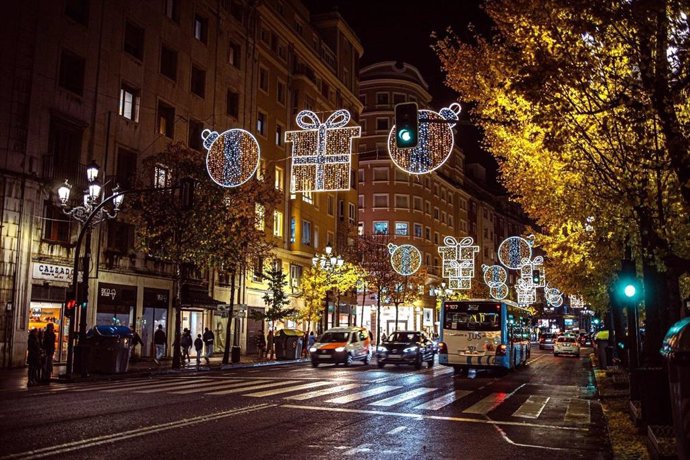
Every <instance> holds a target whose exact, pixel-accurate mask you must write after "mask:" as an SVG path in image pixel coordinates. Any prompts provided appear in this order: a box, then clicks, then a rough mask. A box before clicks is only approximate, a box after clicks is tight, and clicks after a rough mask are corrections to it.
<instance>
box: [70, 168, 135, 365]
mask: <svg viewBox="0 0 690 460" xmlns="http://www.w3.org/2000/svg"><path fill="white" fill-rule="evenodd" d="M99 172H100V168H99V167H98V164H96V162H95V161H91V163H90V164H89V166H87V168H86V178H87V180H88V183H89V185H88V188H87V190H85V191H84V195H83V204H81V205H79V206H70V205H69V198H70V193H71V190H72V186H71V185H70V184H69V182H68V181H67V180H65V183H64V184H62V185H61V186H60V187H59V188H58V191H57V192H58V198H59V200H60V206H61V207H62V211H63V212H64V213H65V214H67V215H68V216H70V217H72V218H74V219H75V220H77V221H79V222H80V223H81V224H82V228H81V230H80V232H79V236H78V238H77V243H76V245H75V248H74V269H73V271H72V289H71V291H68V292H67V299H66V300H67V301H66V302H65V305H66V306H67V303H68V301H69V300H70V296H74V300H77V302H76V304H78V305H79V306H80V307H79V345H83V341H84V339H85V338H86V307H87V302H88V297H89V296H88V294H89V261H90V260H91V229H92V228H93V227H94V226H96V225H98V224H100V223H101V222H103V221H104V220H107V219H114V218H115V217H117V214H118V212H119V211H120V207H121V206H122V202H123V201H124V198H125V196H124V193H123V192H121V191H120V190H119V186H115V187H114V188H113V189H112V193H111V195H110V196H109V197H107V198H106V197H105V196H103V195H102V193H101V192H102V191H103V188H102V186H101V184H100V182H99V180H98V173H99ZM107 203H112V209H111V210H110V211H108V210H106V209H105V205H106V204H107ZM84 236H86V242H85V246H86V248H85V253H84V258H83V261H82V273H83V275H82V280H81V289H79V283H78V278H79V277H78V273H79V252H80V250H81V242H82V239H83V238H84ZM76 310H77V308H76V307H75V308H74V311H72V314H71V316H70V325H69V338H68V340H67V369H66V374H67V376H68V377H71V375H72V368H73V363H74V336H75V334H76V314H77V311H76ZM65 313H67V311H65ZM80 358H81V363H80V365H81V368H82V373H85V372H86V366H85V362H84V358H85V357H84V356H81V355H80Z"/></svg>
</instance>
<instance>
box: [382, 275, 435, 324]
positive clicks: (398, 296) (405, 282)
mask: <svg viewBox="0 0 690 460" xmlns="http://www.w3.org/2000/svg"><path fill="white" fill-rule="evenodd" d="M426 279H427V271H426V268H420V269H419V270H417V271H416V272H415V273H413V274H412V275H409V276H405V275H401V274H399V273H397V272H396V273H395V275H394V276H393V277H392V279H391V282H392V283H393V286H392V289H391V290H390V291H389V292H388V297H389V299H390V303H392V304H393V305H394V306H395V328H396V329H397V328H398V313H399V311H398V309H399V307H400V305H404V304H409V305H412V304H414V302H416V301H417V299H419V298H420V297H421V296H422V295H423V293H424V286H425V284H426ZM420 286H421V292H420Z"/></svg>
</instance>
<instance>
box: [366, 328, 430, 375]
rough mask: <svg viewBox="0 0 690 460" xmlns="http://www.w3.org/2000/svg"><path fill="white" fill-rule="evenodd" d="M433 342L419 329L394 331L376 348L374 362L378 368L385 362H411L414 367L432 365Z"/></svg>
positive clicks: (419, 367)
mask: <svg viewBox="0 0 690 460" xmlns="http://www.w3.org/2000/svg"><path fill="white" fill-rule="evenodd" d="M434 354H435V351H434V342H433V341H431V340H430V339H429V337H427V335H426V334H425V333H423V332H420V331H396V332H393V333H392V334H391V335H390V336H388V338H387V339H386V341H385V342H381V344H380V345H379V347H378V349H377V350H376V363H377V365H378V367H379V369H380V368H382V367H383V366H385V365H386V364H411V365H413V366H414V367H415V368H416V369H421V368H422V363H426V364H427V367H432V366H433V365H434Z"/></svg>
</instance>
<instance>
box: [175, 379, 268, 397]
mask: <svg viewBox="0 0 690 460" xmlns="http://www.w3.org/2000/svg"><path fill="white" fill-rule="evenodd" d="M256 383H257V382H256V381H253V382H252V381H242V380H239V381H237V380H236V381H233V382H232V383H229V382H224V383H220V382H213V383H206V384H204V385H197V386H194V387H192V388H189V389H187V390H178V391H171V392H170V394H172V395H188V394H193V393H205V392H208V391H214V390H223V389H225V388H237V387H248V386H251V385H256Z"/></svg>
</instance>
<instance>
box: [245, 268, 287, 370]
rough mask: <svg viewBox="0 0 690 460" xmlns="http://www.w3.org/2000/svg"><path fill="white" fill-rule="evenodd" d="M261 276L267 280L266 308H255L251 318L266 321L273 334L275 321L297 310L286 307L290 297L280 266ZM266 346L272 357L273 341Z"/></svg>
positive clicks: (285, 277)
mask: <svg viewBox="0 0 690 460" xmlns="http://www.w3.org/2000/svg"><path fill="white" fill-rule="evenodd" d="M263 278H264V279H265V280H266V281H268V289H266V292H265V293H264V297H263V299H264V303H265V304H266V310H264V311H256V310H255V311H254V312H253V314H252V318H253V319H256V320H260V321H268V322H269V323H270V325H271V326H270V327H271V330H272V331H273V333H274V334H275V327H276V322H277V321H284V320H285V319H287V318H290V317H293V316H295V314H296V313H297V310H296V309H294V308H286V307H287V306H288V305H290V298H289V296H288V294H287V292H286V291H285V288H286V287H287V285H288V280H287V274H285V273H284V272H283V270H281V268H280V267H274V268H272V269H270V270H267V271H265V272H264V274H263ZM268 346H269V349H270V357H273V353H274V348H273V343H270V344H268Z"/></svg>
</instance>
